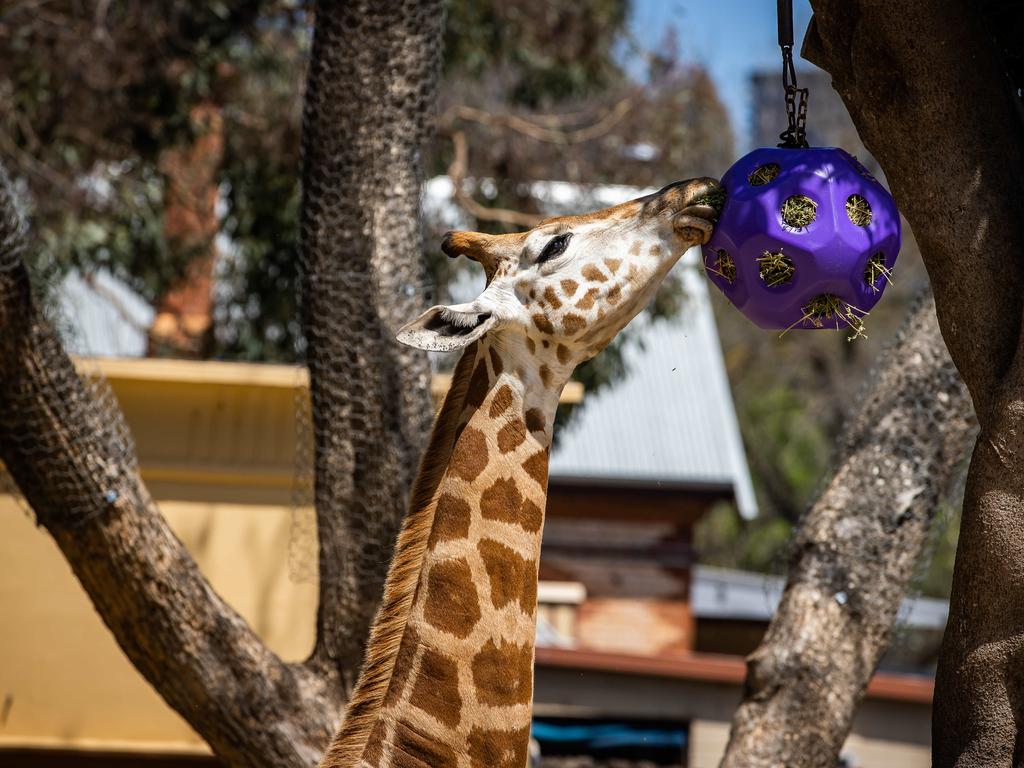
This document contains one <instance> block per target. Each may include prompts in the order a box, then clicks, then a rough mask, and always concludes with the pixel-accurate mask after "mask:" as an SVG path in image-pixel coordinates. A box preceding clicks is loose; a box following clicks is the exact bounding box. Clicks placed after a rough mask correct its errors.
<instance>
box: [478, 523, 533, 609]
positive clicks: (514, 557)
mask: <svg viewBox="0 0 1024 768" xmlns="http://www.w3.org/2000/svg"><path fill="white" fill-rule="evenodd" d="M476 548H477V551H479V552H480V559H481V560H483V563H484V568H485V569H487V577H488V580H489V581H490V582H491V603H493V604H494V607H495V608H504V607H505V606H506V605H508V604H509V603H512V602H518V603H519V605H520V606H521V607H522V609H523V610H524V611H525V612H526V613H528V614H531V615H532V614H533V611H534V608H535V607H536V603H537V587H536V585H535V584H534V582H536V578H535V576H534V574H535V573H536V570H537V566H536V564H535V563H533V562H531V561H529V560H527V559H526V558H524V557H521V556H520V555H519V554H518V553H517V552H516V551H515V550H514V549H512V548H511V547H508V546H506V545H504V544H502V543H501V542H500V541H495V540H494V539H481V540H480V542H479V543H478V544H477V545H476Z"/></svg>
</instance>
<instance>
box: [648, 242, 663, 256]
mask: <svg viewBox="0 0 1024 768" xmlns="http://www.w3.org/2000/svg"><path fill="white" fill-rule="evenodd" d="M648 253H649V254H651V256H661V246H660V245H658V244H657V243H655V244H654V245H652V246H651V250H649V251H648Z"/></svg>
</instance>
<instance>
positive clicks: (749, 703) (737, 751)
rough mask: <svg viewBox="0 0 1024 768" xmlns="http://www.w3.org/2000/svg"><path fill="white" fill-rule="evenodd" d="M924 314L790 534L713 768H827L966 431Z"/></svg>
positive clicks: (882, 373) (878, 379)
mask: <svg viewBox="0 0 1024 768" xmlns="http://www.w3.org/2000/svg"><path fill="white" fill-rule="evenodd" d="M934 311H935V305H934V302H933V300H932V299H931V296H928V297H927V298H926V299H925V300H923V301H921V303H920V304H919V306H918V307H917V308H916V309H915V310H914V311H913V312H912V313H911V315H910V317H909V319H908V321H907V323H906V324H905V326H904V328H903V330H902V331H901V333H900V335H899V336H898V337H897V339H896V341H895V343H894V344H892V345H891V346H890V347H889V348H888V349H887V350H886V352H885V353H884V354H883V356H882V358H881V360H882V363H881V367H880V368H879V369H877V370H876V371H874V372H873V373H872V374H871V376H869V378H868V387H867V389H866V391H865V399H864V400H863V401H862V404H861V406H860V408H859V409H858V411H857V412H856V414H855V415H854V416H853V417H852V418H851V419H850V421H849V422H848V423H847V424H846V426H845V430H844V435H843V438H842V442H841V444H840V452H839V455H838V457H837V468H836V471H835V474H834V475H833V477H832V479H831V481H830V482H829V483H828V485H827V486H826V487H825V489H824V491H823V492H822V494H821V495H820V496H819V498H818V499H817V501H816V502H815V503H814V505H813V506H812V508H811V510H810V511H809V512H808V513H807V515H806V517H805V518H804V519H803V520H802V521H801V523H800V525H799V527H798V528H797V531H796V535H795V541H794V543H793V556H792V560H791V562H790V567H789V577H788V580H787V583H786V590H785V592H784V593H783V596H782V601H781V603H780V604H779V609H778V611H777V612H776V614H775V616H774V617H773V618H772V621H771V624H770V625H769V627H768V632H767V633H766V635H765V637H764V640H763V641H762V642H761V645H760V646H759V647H758V648H757V650H756V651H754V653H753V654H751V656H750V657H749V658H748V659H747V680H746V685H745V689H744V695H743V702H742V704H741V705H740V708H739V710H738V711H737V713H736V715H735V717H734V719H733V725H732V732H731V735H730V739H729V744H728V747H727V749H726V753H725V758H724V760H723V763H722V765H723V766H728V767H730V768H731V767H732V766H737V767H740V766H742V767H743V768H751V767H754V768H756V767H758V766H765V768H767V767H768V766H779V765H790V766H831V765H835V763H836V760H837V758H838V755H839V751H840V749H841V748H842V746H843V742H845V740H846V737H847V735H848V734H849V731H850V727H851V724H852V720H853V715H854V710H855V709H856V706H857V704H858V703H859V702H860V699H861V697H862V696H863V694H864V690H865V688H866V687H867V684H868V681H869V680H870V678H871V675H872V673H873V672H874V670H875V667H876V666H877V664H878V661H879V659H880V658H881V657H882V654H883V653H884V652H885V650H886V648H887V647H888V644H889V638H890V635H891V631H892V625H893V622H894V620H895V618H896V614H897V611H898V610H899V607H900V603H901V602H902V600H903V596H904V594H905V592H906V587H907V582H908V581H909V580H910V578H911V577H912V576H913V573H914V569H915V565H916V563H917V561H918V557H919V555H920V553H921V550H922V548H923V547H924V545H925V543H926V541H927V539H928V535H929V530H930V528H931V524H932V523H933V521H934V517H935V512H936V509H937V507H938V504H939V502H940V501H941V500H942V498H944V496H945V495H946V492H947V491H948V489H949V488H950V486H951V485H952V483H953V482H955V478H956V476H957V469H958V468H959V467H961V466H962V461H963V458H964V456H965V455H966V452H967V449H968V447H969V445H970V439H971V436H972V434H973V433H974V428H973V427H974V424H973V419H972V418H971V416H970V402H969V400H968V397H967V391H966V389H965V388H964V386H963V384H962V382H961V381H960V378H959V376H958V375H957V372H956V369H955V368H954V367H953V363H952V361H951V360H950V358H949V354H948V352H947V351H946V348H945V346H944V345H943V344H942V338H941V336H940V334H939V328H938V324H937V322H936V320H935V314H934Z"/></svg>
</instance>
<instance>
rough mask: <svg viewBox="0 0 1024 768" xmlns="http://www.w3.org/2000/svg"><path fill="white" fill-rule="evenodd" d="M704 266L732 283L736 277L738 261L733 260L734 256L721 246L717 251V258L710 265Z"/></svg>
mask: <svg viewBox="0 0 1024 768" xmlns="http://www.w3.org/2000/svg"><path fill="white" fill-rule="evenodd" d="M704 267H705V269H707V270H708V271H709V272H711V273H713V274H715V275H718V276H719V277H721V278H722V279H723V280H726V281H728V282H729V284H730V285H731V284H732V282H733V281H734V280H735V279H736V262H735V261H733V260H732V256H730V255H729V252H728V251H727V250H725V249H724V248H719V249H718V250H717V251H715V260H714V261H713V262H712V263H711V265H710V266H708V265H707V264H705V265H704Z"/></svg>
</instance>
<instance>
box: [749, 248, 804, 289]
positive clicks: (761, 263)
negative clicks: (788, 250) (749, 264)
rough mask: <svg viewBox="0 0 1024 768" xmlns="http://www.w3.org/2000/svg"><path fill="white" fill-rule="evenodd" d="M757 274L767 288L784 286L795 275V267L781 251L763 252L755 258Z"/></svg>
mask: <svg viewBox="0 0 1024 768" xmlns="http://www.w3.org/2000/svg"><path fill="white" fill-rule="evenodd" d="M757 267H758V274H760V276H761V280H763V281H764V284H765V285H766V286H768V287H769V288H778V287H779V286H780V285H786V284H787V283H789V282H790V281H791V280H792V279H793V275H794V274H795V273H796V265H794V264H793V260H792V259H791V258H789V256H787V255H786V254H784V253H783V252H782V251H775V252H773V251H765V252H764V253H763V254H762V255H761V256H758V257H757Z"/></svg>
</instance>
